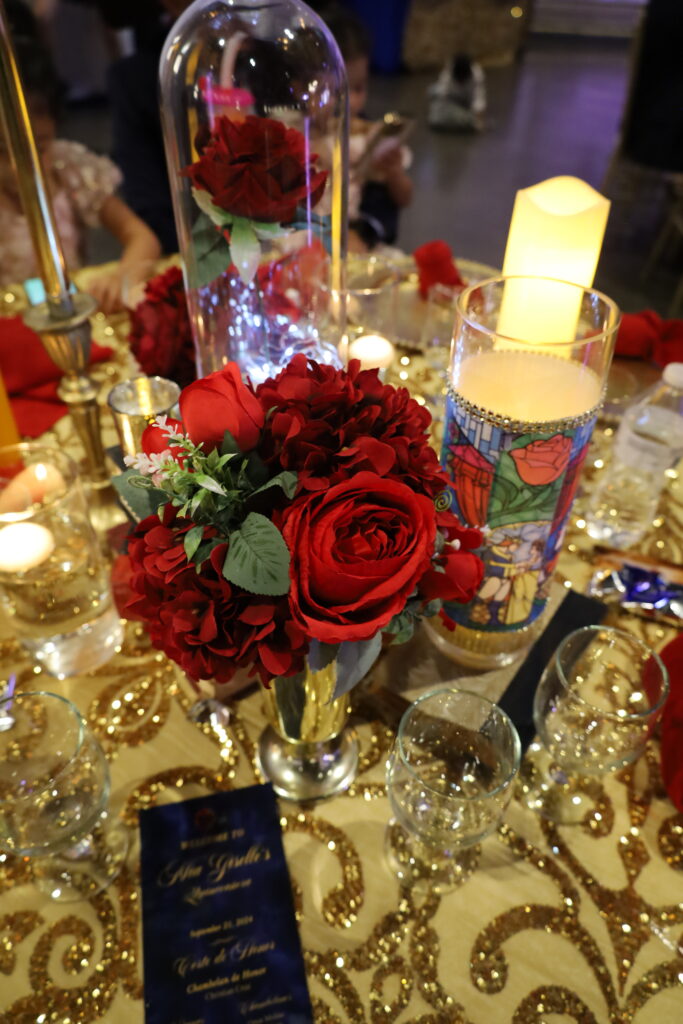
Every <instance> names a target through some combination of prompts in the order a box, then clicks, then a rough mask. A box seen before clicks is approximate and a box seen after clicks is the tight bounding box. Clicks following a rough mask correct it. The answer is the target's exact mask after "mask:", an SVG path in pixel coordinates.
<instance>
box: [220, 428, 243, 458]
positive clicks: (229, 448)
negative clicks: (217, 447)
mask: <svg viewBox="0 0 683 1024" xmlns="http://www.w3.org/2000/svg"><path fill="white" fill-rule="evenodd" d="M241 454H242V452H241V450H240V446H239V445H238V443H237V441H236V440H235V438H234V437H233V436H232V434H231V433H230V431H229V430H226V431H225V433H224V434H223V440H222V441H221V455H241Z"/></svg>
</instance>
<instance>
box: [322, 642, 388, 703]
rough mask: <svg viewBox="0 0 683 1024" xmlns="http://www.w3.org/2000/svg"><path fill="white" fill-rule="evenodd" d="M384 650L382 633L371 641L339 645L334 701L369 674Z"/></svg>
mask: <svg viewBox="0 0 683 1024" xmlns="http://www.w3.org/2000/svg"><path fill="white" fill-rule="evenodd" d="M381 650H382V633H381V631H378V632H377V633H375V635H374V636H371V637H370V639H369V640H355V641H351V640H347V641H345V642H344V643H343V644H340V645H339V653H338V655H337V685H336V686H335V688H334V696H333V698H332V699H333V700H336V699H337V697H341V696H343V694H345V693H348V691H349V690H350V689H351V688H352V687H354V686H355V685H356V683H359V682H360V681H361V679H362V678H363V677H364V676H366V675H367V674H368V672H369V671H370V669H371V668H372V666H373V665H374V663H375V662H376V661H377V658H378V657H379V653H380V651H381Z"/></svg>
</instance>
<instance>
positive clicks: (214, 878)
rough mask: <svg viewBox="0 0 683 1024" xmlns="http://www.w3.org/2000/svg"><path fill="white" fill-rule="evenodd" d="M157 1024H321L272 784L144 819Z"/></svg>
mask: <svg viewBox="0 0 683 1024" xmlns="http://www.w3.org/2000/svg"><path fill="white" fill-rule="evenodd" d="M140 838H141V854H140V861H141V877H142V930H143V951H144V987H145V1020H146V1024H214V1022H216V1024H218V1022H220V1024H228V1022H229V1024H240V1022H242V1021H243V1022H244V1024H311V1022H312V1020H313V1014H312V1010H311V1002H310V998H309V995H308V989H307V987H306V974H305V971H304V963H303V958H302V954H301V943H300V941H299V933H298V931H297V926H296V920H295V917H294V904H293V901H292V890H291V886H290V881H289V872H288V870H287V863H286V861H285V855H284V850H283V848H282V836H281V832H280V822H279V814H278V808H277V802H276V800H275V795H274V793H273V790H272V788H271V787H270V786H250V787H248V788H247V789H238V790H234V791H230V792H225V793H215V794H213V795H212V796H207V797H200V798H199V799H197V800H186V801H184V802H183V803H178V804H166V805H164V806H162V807H154V808H151V809H150V810H146V811H142V812H141V813H140Z"/></svg>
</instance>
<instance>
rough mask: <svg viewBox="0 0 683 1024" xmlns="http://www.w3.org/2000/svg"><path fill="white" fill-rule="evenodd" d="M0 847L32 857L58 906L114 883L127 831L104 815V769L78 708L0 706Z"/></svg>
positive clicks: (53, 698)
mask: <svg viewBox="0 0 683 1024" xmlns="http://www.w3.org/2000/svg"><path fill="white" fill-rule="evenodd" d="M0 718H1V719H2V721H3V729H2V731H0V848H2V849H4V850H6V851H8V852H9V853H13V854H18V855H19V856H24V857H29V858H30V859H31V865H32V868H33V876H34V880H35V882H36V884H37V885H38V887H39V888H40V889H41V890H42V891H43V892H46V893H47V894H48V895H50V896H51V897H52V898H53V899H55V900H60V901H65V902H68V901H70V900H77V899H83V898H84V897H85V898H87V897H90V896H93V895H94V894H95V893H97V892H100V891H101V890H102V889H104V888H105V887H106V886H107V885H108V884H109V883H110V882H111V881H112V879H114V878H115V877H116V875H117V874H118V872H119V870H120V869H121V866H122V865H123V862H124V860H125V856H126V853H127V849H128V836H127V832H126V830H125V829H124V828H123V827H122V826H120V825H114V824H112V822H111V821H110V820H109V817H108V815H107V802H108V799H109V790H110V781H109V766H108V765H107V761H106V759H105V757H104V753H103V752H102V748H101V747H100V745H99V743H98V742H97V740H96V739H95V737H94V736H93V734H92V733H91V732H90V730H89V729H88V727H87V725H86V723H85V721H84V719H83V717H82V716H81V714H80V712H79V711H78V709H77V708H76V707H75V706H74V705H73V704H72V703H71V701H69V700H66V699H65V698H64V697H60V696H59V695H57V694H55V693H44V692H27V693H16V694H14V695H13V696H11V697H6V698H5V699H3V700H1V701H0Z"/></svg>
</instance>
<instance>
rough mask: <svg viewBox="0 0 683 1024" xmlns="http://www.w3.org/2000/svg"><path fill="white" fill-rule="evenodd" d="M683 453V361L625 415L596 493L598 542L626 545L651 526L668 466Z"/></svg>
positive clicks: (593, 520) (592, 522) (592, 529)
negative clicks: (609, 461)
mask: <svg viewBox="0 0 683 1024" xmlns="http://www.w3.org/2000/svg"><path fill="white" fill-rule="evenodd" d="M682 456H683V363H669V365H668V366H667V367H666V369H665V370H664V374H663V376H662V378H661V380H659V381H658V382H657V383H656V384H653V385H652V387H651V388H648V390H647V391H645V392H644V393H643V394H642V395H640V397H639V398H638V399H637V401H636V402H634V404H633V405H631V406H629V408H628V409H627V410H626V412H625V413H624V417H623V419H622V421H621V424H620V426H619V429H618V431H617V435H616V438H615V442H614V454H613V458H612V463H611V465H610V466H609V467H608V470H607V472H606V473H605V475H604V478H603V479H602V480H601V481H600V483H599V484H598V487H597V488H596V491H595V493H594V494H593V497H592V500H591V503H590V506H589V509H588V512H587V513H586V525H587V529H588V533H589V534H590V536H591V537H593V538H594V539H595V540H599V541H602V542H607V543H608V544H610V545H612V546H613V547H617V548H628V547H632V545H634V544H635V543H637V542H638V541H639V540H640V538H641V537H642V536H643V535H644V534H645V533H647V531H648V530H649V529H650V528H651V526H652V520H653V518H654V515H655V512H656V510H657V505H658V503H659V496H660V494H661V493H662V490H663V489H664V485H665V484H666V476H665V473H666V470H667V469H670V468H671V467H672V466H675V465H676V463H677V462H678V460H679V459H680V458H681V457H682Z"/></svg>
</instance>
